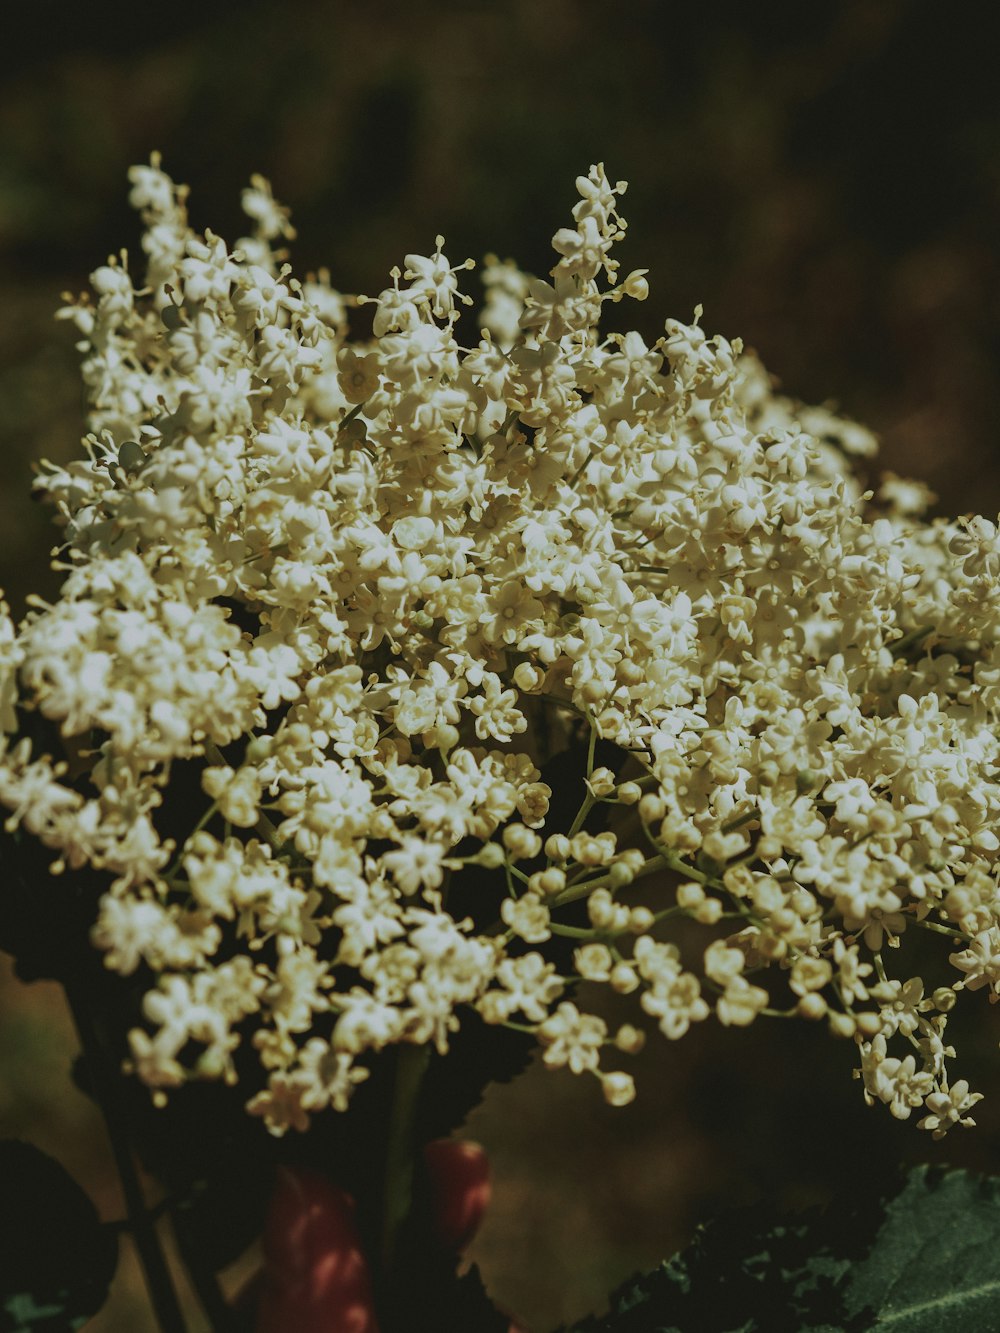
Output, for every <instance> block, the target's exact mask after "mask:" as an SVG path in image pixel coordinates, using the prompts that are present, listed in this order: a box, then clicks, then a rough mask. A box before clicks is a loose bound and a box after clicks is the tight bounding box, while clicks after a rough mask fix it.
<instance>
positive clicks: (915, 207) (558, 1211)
mask: <svg viewBox="0 0 1000 1333" xmlns="http://www.w3.org/2000/svg"><path fill="white" fill-rule="evenodd" d="M4 23H5V30H6V36H5V40H4V42H3V44H2V46H3V50H2V54H0V447H2V448H3V457H4V474H3V483H2V486H0V531H2V541H0V585H2V586H4V587H5V588H6V589H7V590H8V593H9V595H10V596H11V598H12V600H13V602H14V605H15V607H16V609H18V610H20V609H21V608H22V607H23V598H24V596H25V595H26V594H27V593H28V592H30V591H40V592H43V593H46V592H48V593H52V592H53V591H54V589H55V587H56V583H55V580H54V577H53V576H52V575H51V574H50V573H49V572H48V571H47V569H46V562H47V553H48V548H49V546H50V545H51V541H52V537H51V533H50V531H49V528H48V521H47V517H46V516H45V515H44V514H43V513H41V512H39V511H37V510H36V509H35V507H34V506H32V505H30V504H29V503H28V502H27V500H26V495H27V490H28V486H29V483H30V476H31V473H30V462H31V460H32V459H34V458H36V457H38V456H40V455H48V456H50V457H53V458H59V459H62V458H65V457H66V456H68V455H69V454H71V453H72V452H73V451H74V450H75V449H76V447H77V442H78V438H79V434H80V411H81V395H80V391H79V388H78V383H77V378H76V368H75V354H74V352H73V349H72V338H71V335H70V333H69V331H68V330H67V328H66V326H64V325H62V326H57V325H54V324H53V322H52V311H53V309H54V308H55V307H56V306H57V305H58V304H59V293H60V292H61V291H63V290H71V291H76V290H79V289H80V288H82V287H83V285H84V284H85V282H86V275H87V273H88V272H89V271H90V269H92V268H93V267H95V266H96V265H97V264H98V263H99V262H102V261H103V259H104V257H105V255H106V254H107V253H108V252H109V250H113V249H117V248H118V247H119V246H121V245H127V246H129V247H130V248H131V249H133V250H135V249H136V248H137V237H138V231H137V226H136V222H135V219H134V218H133V217H132V215H131V214H130V213H129V212H128V210H127V207H126V204H125V196H126V187H125V170H126V168H127V166H128V165H129V164H130V163H131V162H133V161H136V160H142V159H144V158H146V157H148V154H149V152H150V150H152V149H154V148H158V149H160V150H161V151H162V152H163V155H164V162H165V165H166V167H167V169H168V170H170V171H171V172H172V173H173V174H174V175H175V177H176V178H177V179H179V180H184V181H186V182H188V183H189V184H190V186H191V188H192V216H193V219H194V221H195V223H196V225H198V226H205V225H208V226H211V227H212V228H214V229H216V230H218V231H219V232H221V234H223V235H225V236H228V237H232V236H235V235H236V234H237V229H238V227H239V226H240V215H239V212H238V198H239V190H240V188H241V186H242V185H243V184H244V183H245V182H246V180H247V178H248V176H249V174H250V173H251V172H253V171H261V172H263V173H264V174H265V175H268V176H269V177H270V178H271V179H272V181H273V183H274V187H275V191H276V193H277V194H278V195H279V197H280V198H282V199H283V200H285V201H286V202H288V203H290V204H291V205H292V206H293V208H294V214H295V221H296V223H297V226H298V229H299V239H298V241H297V242H296V244H295V246H294V249H293V259H294V261H295V264H296V267H297V268H298V269H300V270H301V269H308V268H315V267H318V266H319V265H326V266H328V267H329V268H330V270H331V272H332V275H333V280H334V282H335V283H336V284H337V285H339V286H340V287H342V288H343V289H344V290H348V291H352V290H353V291H374V290H378V288H379V287H380V286H381V285H383V283H384V280H385V275H386V273H387V271H388V269H389V268H390V267H391V265H392V264H394V263H396V262H398V261H400V260H401V258H402V256H403V254H404V253H405V252H407V251H413V250H416V251H418V252H424V253H426V252H427V251H428V250H429V249H430V248H432V247H433V238H434V236H435V234H436V233H437V232H439V231H440V232H443V233H444V235H445V237H446V239H447V250H448V253H449V255H451V256H452V258H453V259H455V260H460V259H462V258H464V257H465V255H466V254H470V255H473V256H475V257H477V258H479V257H481V256H482V255H483V253H484V252H486V251H488V250H494V251H497V252H499V253H500V254H501V255H503V256H508V255H509V256H512V257H516V258H517V259H518V260H519V262H520V263H521V264H522V265H523V266H524V267H527V268H533V269H535V270H537V271H544V270H546V269H547V268H548V267H549V265H550V263H551V259H550V257H549V254H548V250H547V243H548V237H549V236H550V235H551V233H552V232H553V231H554V230H555V228H556V227H557V226H559V225H562V222H563V221H564V219H565V217H566V214H567V212H568V209H569V207H570V206H571V204H572V202H573V198H574V195H573V188H572V182H573V178H574V176H575V175H576V174H577V173H579V172H581V171H586V169H587V166H588V165H589V163H590V162H592V161H596V160H603V161H604V162H605V163H606V164H607V167H608V170H609V173H610V174H611V175H612V176H613V177H624V178H627V179H628V180H629V181H630V182H631V189H630V193H629V195H628V196H627V198H626V201H625V212H626V214H627V216H628V218H629V221H630V224H631V232H630V238H629V240H628V241H627V242H626V244H625V245H624V246H623V254H622V258H623V261H624V263H625V265H626V268H629V267H633V266H639V265H641V266H644V267H647V266H648V267H649V268H650V269H651V296H650V300H649V301H648V302H647V304H646V305H645V306H643V307H638V308H637V315H636V318H637V319H638V321H640V322H641V327H642V328H643V330H644V332H646V333H647V334H648V335H650V336H651V337H655V336H656V333H657V332H658V328H659V327H660V321H661V320H662V317H663V316H665V315H667V314H672V315H678V316H681V317H683V316H685V315H687V314H688V313H689V312H690V310H691V309H692V308H693V306H694V305H695V304H696V303H697V302H703V303H704V305H705V311H706V314H705V323H706V325H707V327H708V328H709V329H710V330H712V331H716V330H718V331H721V332H724V333H726V334H727V335H741V336H742V337H743V338H744V339H745V341H746V342H747V343H748V344H750V345H751V346H754V347H756V348H757V349H758V351H759V352H760V353H761V355H762V357H763V358H764V361H765V363H766V364H767V365H768V366H769V368H771V369H772V370H773V371H774V372H776V373H778V374H779V375H780V377H781V379H782V381H783V383H784V385H785V386H786V388H787V389H788V390H789V391H790V392H792V393H794V394H797V395H799V396H801V397H803V398H805V399H808V400H813V401H820V400H824V399H827V398H834V399H837V400H839V402H840V404H841V405H842V407H843V408H844V410H845V411H846V412H848V413H849V414H851V415H854V416H856V417H858V418H859V419H861V420H864V421H865V422H866V423H867V424H870V425H872V426H873V427H874V428H875V429H876V430H878V431H879V432H880V433H881V435H882V437H883V442H884V454H883V464H882V465H883V466H886V467H889V468H892V469H894V470H896V471H898V472H901V473H904V474H912V475H917V476H920V477H923V478H924V479H925V480H927V481H928V482H929V483H930V484H931V486H932V487H933V488H934V489H935V490H936V491H937V492H938V493H939V495H940V497H941V502H940V507H941V509H942V511H947V512H963V511H966V510H969V509H976V510H979V511H981V512H984V513H986V514H995V513H996V511H997V509H998V508H1000V450H998V448H997V441H998V439H1000V378H998V377H997V375H996V373H995V364H996V362H997V358H998V353H1000V302H998V285H1000V281H998V278H1000V269H998V256H1000V226H998V222H1000V94H998V84H997V81H996V78H995V70H994V60H995V57H994V53H993V50H992V44H991V42H990V41H989V40H988V35H987V34H984V33H983V32H982V31H980V29H979V27H978V26H977V23H976V11H975V10H974V8H973V7H971V6H969V7H959V8H957V9H955V10H952V11H949V12H948V13H947V14H945V13H944V12H943V11H942V10H941V8H940V6H938V5H934V4H931V3H927V2H926V0H883V2H882V3H879V4H878V5H872V4H870V3H868V2H867V0H843V2H842V3H822V2H821V3H815V4H802V3H801V2H800V0H762V2H761V3H758V4H746V3H731V4H727V3H716V4H712V5H699V4H691V3H679V2H678V0H622V3H620V4H618V5H616V6H608V5H607V4H603V3H596V0H495V2H492V3H491V2H490V0H479V2H478V3H477V2H476V0H465V2H464V3H460V2H459V0H438V2H437V3H432V2H430V0H423V2H421V0H410V2H409V3H396V4H391V3H387V2H385V0H383V2H382V3H378V2H375V3H371V2H369V3H361V2H360V0H359V2H358V3H336V2H335V0H284V3H282V4H280V5H278V4H274V3H261V2H260V0H244V2H243V3H241V4H239V5H235V4H231V3H223V2H222V0H200V3H194V2H193V0H173V3H172V4H171V5H169V6H146V5H134V6H133V7H132V8H131V10H129V11H125V10H123V9H119V8H118V7H117V6H114V5H102V4H100V3H95V4H91V5H86V6H83V5H81V6H73V7H69V6H66V5H64V4H62V3H58V0H34V3H31V4H26V5H23V6H21V7H20V8H19V9H18V10H17V12H16V13H13V14H12V15H11V16H9V17H5V20H4ZM630 313H631V312H630ZM0 1004H2V1008H0V1133H5V1134H25V1135H28V1136H30V1137H31V1138H32V1139H33V1140H34V1141H35V1142H38V1143H40V1144H41V1146H43V1147H46V1148H49V1149H50V1150H53V1151H56V1152H57V1153H58V1155H59V1156H60V1157H61V1159H62V1160H64V1161H66V1162H67V1165H70V1166H71V1167H72V1168H73V1169H74V1170H75V1172H76V1174H77V1175H78V1176H79V1177H80V1178H81V1179H82V1180H83V1181H84V1183H86V1184H87V1185H88V1188H89V1189H90V1190H91V1191H92V1192H93V1193H94V1195H95V1197H96V1198H97V1199H98V1202H99V1205H100V1207H101V1209H102V1212H103V1215H105V1216H112V1215H114V1213H115V1211H116V1209H118V1208H119V1207H120V1205H119V1204H118V1202H117V1199H116V1197H115V1187H114V1183H113V1180H112V1178H111V1176H110V1172H109V1169H108V1166H107V1154H106V1149H105V1148H104V1145H103V1141H102V1139H101V1134H100V1129H99V1126H98V1125H97V1123H96V1121H95V1119H94V1117H93V1115H92V1113H91V1112H90V1110H89V1108H88V1106H87V1104H86V1103H85V1102H84V1101H83V1099H82V1098H81V1097H80V1096H79V1094H76V1093H74V1092H73V1091H72V1089H71V1088H70V1085H69V1083H68V1079H67V1078H66V1076H65V1068H66V1065H67V1063H68V1060H69V1059H70V1057H71V1055H72V1051H73V1039H72V1032H71V1030H70V1028H69V1026H68V1023H67V1022H66V1020H65V1017H64V1015H63V1013H62V1010H61V1008H60V1001H59V997H58V995H57V994H56V993H55V992H53V991H51V990H49V989H46V987H45V985H44V984H40V985H38V986H36V987H35V988H33V989H32V990H30V991H28V990H22V989H20V988H18V987H16V986H14V985H13V984H12V983H10V982H7V983H5V985H4V988H3V991H2V993H0ZM976 1013H977V1014H978V1019H977V1022H978V1032H977V1033H976V1034H975V1040H977V1041H978V1043H979V1047H980V1049H981V1064H982V1068H983V1071H984V1072H983V1075H982V1077H981V1078H980V1080H979V1084H980V1086H981V1087H983V1089H984V1090H985V1091H987V1093H991V1094H992V1095H991V1096H990V1097H989V1099H988V1100H987V1101H986V1102H985V1103H983V1105H982V1106H981V1107H980V1108H979V1114H978V1119H979V1120H980V1123H981V1128H980V1130H979V1131H978V1132H977V1133H975V1134H968V1135H965V1136H963V1137H962V1138H961V1139H960V1140H959V1141H957V1142H954V1143H952V1142H949V1143H948V1144H947V1146H946V1147H945V1148H943V1149H936V1148H934V1147H932V1146H931V1145H930V1144H929V1143H928V1142H925V1141H924V1136H918V1135H917V1134H916V1131H915V1130H913V1129H912V1127H910V1126H900V1125H897V1124H895V1123H893V1122H891V1121H890V1119H889V1117H888V1116H887V1115H885V1114H881V1115H880V1114H878V1113H876V1112H868V1111H866V1109H865V1107H864V1106H863V1104H862V1101H861V1096H860V1091H859V1088H858V1086H857V1084H854V1083H852V1082H851V1079H850V1068H851V1064H852V1052H851V1050H849V1049H848V1048H846V1047H843V1046H836V1045H833V1044H832V1043H827V1042H824V1041H823V1040H821V1039H820V1034H819V1033H817V1032H814V1031H811V1030H810V1031H803V1030H801V1029H799V1028H786V1027H781V1028H779V1029H776V1028H775V1027H774V1026H773V1025H772V1026H771V1027H765V1026H763V1025H761V1029H760V1031H759V1032H758V1031H752V1032H750V1033H742V1032H740V1033H735V1034H733V1033H723V1032H713V1033H705V1032H699V1033H698V1034H697V1037H696V1038H695V1039H693V1040H689V1041H687V1042H684V1043H681V1044H680V1045H679V1046H677V1047H671V1048H666V1047H665V1046H664V1045H663V1044H662V1043H654V1044H653V1046H652V1048H651V1049H650V1051H649V1052H648V1053H647V1054H646V1055H644V1056H643V1057H642V1060H641V1062H640V1063H641V1068H640V1069H639V1070H638V1077H639V1086H640V1098H639V1101H638V1103H637V1104H636V1105H635V1106H634V1107H631V1108H628V1109H626V1110H625V1111H609V1110H607V1109H606V1108H605V1107H603V1106H602V1105H599V1104H598V1102H597V1099H596V1098H595V1096H594V1095H593V1090H592V1089H591V1088H590V1087H589V1086H581V1085H580V1084H579V1083H578V1082H576V1081H573V1080H572V1079H570V1078H569V1076H567V1077H565V1078H561V1077H555V1076H546V1075H542V1074H540V1073H539V1072H538V1071H537V1070H535V1071H532V1072H530V1073H529V1075H528V1076H527V1077H526V1078H525V1079H524V1080H522V1081H521V1082H520V1083H516V1084H514V1085H511V1086H510V1087H505V1088H503V1089H501V1090H499V1091H498V1093H497V1095H496V1097H495V1098H493V1099H492V1100H491V1102H490V1103H488V1104H487V1106H486V1107H485V1108H484V1109H483V1110H482V1111H481V1112H480V1113H478V1114H477V1115H476V1116H475V1117H474V1121H473V1125H472V1128H473V1130H474V1132H475V1133H476V1134H478V1135H479V1136H480V1137H481V1138H482V1139H483V1140H484V1141H485V1142H486V1143H487V1144H488V1145H489V1146H490V1148H491V1150H492V1153H493V1157H494V1161H495V1166H496V1173H497V1199H496V1207H495V1209H494V1212H493V1215H492V1217H491V1219H490V1221H489V1223H488V1225H487V1227H486V1229H485V1230H484V1232H483V1234H482V1237H481V1239H480V1241H479V1242H478V1244H477V1255H478V1257H479V1259H480V1261H481V1263H482V1266H483V1268H484V1271H485V1273H486V1275H487V1278H488V1279H489V1280H490V1281H491V1282H492V1284H493V1286H494V1287H495V1290H496V1293H497V1294H498V1296H499V1297H500V1298H501V1299H502V1300H504V1301H505V1302H506V1303H508V1304H509V1305H511V1306H512V1307H514V1308H515V1309H517V1310H518V1311H519V1312H522V1313H523V1316H524V1317H525V1318H526V1319H527V1320H528V1322H529V1324H531V1325H532V1326H533V1327H535V1326H537V1327H538V1328H539V1329H544V1328H546V1327H551V1326H552V1325H553V1324H555V1323H556V1322H558V1321H560V1320H571V1319H575V1318H578V1317H579V1316H581V1315H583V1314H585V1313H586V1312H587V1311H588V1310H592V1309H597V1308H599V1307H600V1306H601V1305H602V1302H603V1300H604V1297H605V1296H606V1293H607V1291H608V1290H609V1288H610V1287H611V1286H612V1285H614V1284H615V1283H616V1282H617V1281H619V1280H620V1279H621V1278H622V1277H623V1276H625V1274H626V1273H627V1272H628V1271H630V1270H631V1269H633V1268H635V1267H638V1266H649V1265H651V1264H653V1263H655V1262H656V1261H658V1260H660V1259H661V1258H663V1257H664V1256H665V1255H666V1254H668V1253H670V1252H672V1251H673V1250H674V1249H676V1248H677V1247H678V1246H679V1245H681V1244H683V1243H684V1242H685V1241H686V1240H687V1238H688V1237H689V1236H690V1234H691V1231H692V1229H693V1227H694V1225H695V1224H696V1223H697V1222H698V1221H700V1220H703V1219H704V1218H706V1217H707V1216H709V1215H710V1214H711V1213H712V1212H714V1211H716V1210H717V1209H718V1208H719V1207H720V1206H722V1205H724V1204H726V1203H728V1202H740V1203H746V1202H751V1201H753V1200H755V1199H758V1198H760V1197H767V1198H773V1199H774V1200H775V1201H777V1202H778V1203H780V1204H784V1205H806V1204H810V1203H815V1202H820V1201H822V1200H823V1199H825V1198H827V1197H828V1196H829V1195H830V1194H831V1192H832V1191H833V1190H834V1189H835V1188H836V1187H843V1188H846V1189H848V1190H850V1189H852V1188H855V1187H858V1186H860V1185H861V1184H863V1183H864V1182H865V1181H867V1180H868V1179H870V1178H871V1177H872V1176H878V1175H879V1174H880V1173H881V1172H883V1171H886V1172H887V1171H888V1170H889V1169H890V1168H891V1167H893V1166H894V1165H895V1163H896V1162H897V1161H899V1160H900V1159H903V1158H906V1157H910V1158H915V1157H917V1156H920V1155H924V1156H928V1157H933V1158H934V1159H935V1160H938V1159H939V1158H942V1157H946V1158H947V1159H949V1160H960V1161H962V1162H967V1163H969V1164H973V1165H977V1166H979V1167H981V1168H983V1169H986V1170H993V1171H996V1170H998V1151H997V1150H998V1147H1000V1080H998V1079H997V1078H996V1077H995V1076H991V1075H990V1074H989V1072H988V1071H989V1066H990V1064H991V1063H995V1062H996V1044H997V1039H998V1036H1000V1032H998V1031H997V1026H998V1025H997V1024H996V1023H991V1022H990V1021H989V1017H990V1016H989V1015H988V1014H987V1015H985V1016H984V1014H983V1010H982V1007H981V1006H976ZM129 1273H130V1269H129V1268H128V1265H127V1264H126V1266H125V1267H124V1268H123V1270H122V1274H121V1275H120V1277H119V1281H118V1282H117V1284H116V1288H115V1300H114V1303H113V1304H112V1306H111V1307H109V1309H108V1310H107V1311H105V1312H104V1313H102V1315H101V1316H99V1317H98V1319H96V1320H95V1321H94V1322H93V1324H92V1325H91V1327H92V1328H93V1329H94V1330H95V1331H96V1333H113V1331H114V1330H126V1329H127V1330H131V1333H145V1328H146V1327H147V1325H146V1324H144V1323H143V1316H142V1315H141V1313H138V1310H139V1306H138V1304H137V1300H138V1298H137V1296H136V1294H135V1291H134V1286H133V1285H130V1278H129ZM192 1327H193V1328H196V1327H197V1322H196V1321H194V1322H193V1323H192Z"/></svg>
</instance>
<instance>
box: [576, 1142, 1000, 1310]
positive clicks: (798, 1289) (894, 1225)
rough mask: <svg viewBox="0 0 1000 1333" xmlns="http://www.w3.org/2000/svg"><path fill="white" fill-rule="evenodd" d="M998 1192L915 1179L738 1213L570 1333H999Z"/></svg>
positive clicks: (959, 1178)
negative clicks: (881, 1194) (789, 1210)
mask: <svg viewBox="0 0 1000 1333" xmlns="http://www.w3.org/2000/svg"><path fill="white" fill-rule="evenodd" d="M998 1328H1000V1180H998V1179H995V1178H982V1177H976V1176H972V1175H969V1174H968V1173H966V1172H964V1171H945V1170H940V1169H931V1168H927V1167H918V1168H917V1169H916V1170H914V1171H912V1172H911V1173H910V1174H909V1176H908V1177H907V1178H906V1179H905V1181H904V1182H903V1183H902V1184H901V1185H900V1186H899V1188H898V1189H897V1191H896V1192H895V1193H892V1194H890V1195H889V1196H888V1197H885V1198H881V1199H879V1198H874V1197H873V1198H872V1199H870V1200H864V1201H859V1200H858V1199H857V1198H856V1197H855V1198H851V1199H845V1200H841V1201H835V1202H834V1203H833V1204H832V1205H831V1206H830V1207H829V1208H827V1209H826V1210H824V1211H818V1210H816V1211H814V1212H812V1213H810V1214H804V1215H802V1216H801V1217H797V1218H794V1219H792V1220H787V1219H786V1220H783V1221H778V1220H776V1219H775V1218H774V1217H773V1215H772V1217H771V1218H770V1219H769V1218H768V1217H767V1215H766V1213H765V1212H764V1210H762V1209H759V1208H758V1209H745V1210H741V1211H739V1212H733V1213H731V1214H729V1215H728V1216H726V1217H724V1218H721V1219H719V1220H718V1221H717V1222H713V1223H710V1224H709V1225H708V1226H706V1227H704V1228H702V1229H701V1230H699V1232H698V1233H697V1235H696V1236H695V1238H694V1240H693V1241H692V1243H691V1245H690V1246H689V1247H688V1248H687V1249H686V1250H684V1251H683V1252H682V1253H681V1254H679V1255H677V1256H676V1257H675V1258H674V1259H672V1260H670V1261H669V1262H668V1263H665V1264H663V1265H661V1267H660V1268H658V1269H655V1270H654V1271H653V1272H651V1273H647V1274H646V1275H645V1276H642V1277H636V1278H633V1279H630V1280H629V1281H628V1282H626V1283H625V1284H624V1285H623V1286H622V1287H621V1288H620V1289H619V1290H618V1291H617V1292H616V1293H615V1295H614V1297H613V1298H612V1304H611V1310H610V1311H609V1313H608V1314H607V1315H604V1316H597V1317H594V1318H591V1319H587V1320H584V1321H583V1322H582V1323H580V1324H577V1325H575V1327H574V1330H573V1333H860V1331H861V1330H867V1329H886V1330H891V1333H995V1330H996V1329H998Z"/></svg>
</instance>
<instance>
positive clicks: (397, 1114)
mask: <svg viewBox="0 0 1000 1333" xmlns="http://www.w3.org/2000/svg"><path fill="white" fill-rule="evenodd" d="M429 1063H430V1047H429V1046H427V1045H426V1044H421V1045H419V1046H411V1045H409V1044H407V1045H403V1046H400V1047H399V1052H398V1057H397V1063H396V1086H395V1092H394V1096H393V1101H392V1112H391V1115H390V1119H389V1134H388V1140H387V1142H386V1153H385V1176H384V1178H383V1179H384V1197H383V1204H382V1255H381V1259H382V1277H383V1281H384V1282H391V1280H392V1272H393V1269H394V1268H395V1267H396V1264H397V1247H398V1242H399V1238H400V1232H401V1231H402V1228H403V1226H404V1225H405V1223H406V1220H407V1218H408V1217H409V1215H410V1208H411V1206H412V1204H413V1183H414V1171H415V1166H416V1161H415V1152H416V1143H415V1130H416V1118H417V1104H418V1101H419V1097H420V1086H421V1084H422V1082H423V1078H424V1074H425V1073H426V1071H427V1066H428V1064H429Z"/></svg>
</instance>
